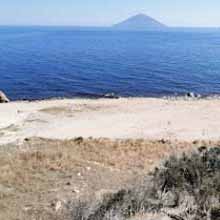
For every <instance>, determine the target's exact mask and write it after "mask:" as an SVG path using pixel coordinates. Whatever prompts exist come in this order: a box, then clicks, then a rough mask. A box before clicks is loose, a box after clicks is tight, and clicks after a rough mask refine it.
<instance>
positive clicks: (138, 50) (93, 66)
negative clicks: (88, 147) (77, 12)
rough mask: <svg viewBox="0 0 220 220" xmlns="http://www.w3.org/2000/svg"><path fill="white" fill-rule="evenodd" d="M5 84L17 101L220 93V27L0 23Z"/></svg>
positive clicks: (1, 81) (0, 73) (1, 84)
mask: <svg viewBox="0 0 220 220" xmlns="http://www.w3.org/2000/svg"><path fill="white" fill-rule="evenodd" d="M0 90H3V91H4V92H5V93H6V94H7V95H8V96H9V97H10V98H11V99H12V100H23V99H28V100H36V99H45V98H54V97H91V98H92V97H94V98H98V97H103V96H104V95H105V94H107V93H114V94H115V95H116V96H122V97H161V96H182V95H184V94H186V93H187V92H194V93H198V94H201V95H203V96H209V95H219V94H220V29H219V30H218V29H181V28H179V29H170V30H167V31H165V30H164V31H162V32H159V31H155V32H153V31H149V32H147V31H146V32H129V31H113V30H111V29H101V28H90V29H87V28H74V27H6V26H5V27H0Z"/></svg>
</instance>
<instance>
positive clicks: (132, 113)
mask: <svg viewBox="0 0 220 220" xmlns="http://www.w3.org/2000/svg"><path fill="white" fill-rule="evenodd" d="M79 136H82V137H85V138H87V137H94V138H99V137H106V138H114V139H115V138H136V139H137V138H143V139H153V140H154V139H157V140H158V139H169V140H176V139H177V140H181V141H193V140H198V139H199V140H218V139H219V138H220V100H218V99H210V100H205V99H198V100H183V99H182V100H168V99H153V98H120V99H97V100H88V99H63V100H44V101H35V102H23V101H21V102H11V103H6V104H1V106H0V143H8V142H15V141H22V140H23V139H24V138H28V137H43V138H51V139H71V138H75V137H79Z"/></svg>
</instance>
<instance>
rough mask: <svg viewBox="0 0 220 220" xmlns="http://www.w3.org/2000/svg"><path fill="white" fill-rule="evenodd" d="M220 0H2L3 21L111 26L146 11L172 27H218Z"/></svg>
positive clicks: (33, 23)
mask: <svg viewBox="0 0 220 220" xmlns="http://www.w3.org/2000/svg"><path fill="white" fill-rule="evenodd" d="M219 8H220V2H219V1H217V0H211V1H209V2H207V1H205V2H204V1H201V0H200V1H199V0H194V1H193V2H191V1H190V0H186V1H184V2H178V3H177V2H173V1H172V0H167V1H166V2H165V1H162V0H154V1H153V0H149V1H148V2H145V1H144V0H137V1H135V2H134V1H132V0H127V1H126V7H125V2H124V1H122V0H121V1H116V0H111V1H107V2H105V3H103V1H101V0H93V1H92V2H91V1H89V0H82V1H80V2H77V3H74V1H73V0H63V1H62V2H61V1H58V0H53V1H52V0H46V1H43V0H39V1H37V2H36V1H34V0H29V1H27V0H20V1H19V2H14V1H12V0H8V1H7V2H4V3H2V4H1V8H0V25H16V26H20V25H22V26H23V25H24V26H26V25H27V26H29V25H40V26H81V27H83V26H87V27H94V26H95V27H109V26H111V25H113V24H116V23H118V22H121V21H123V20H125V19H127V18H129V17H131V16H134V15H136V14H139V13H144V14H146V15H148V16H150V17H152V18H154V19H156V20H158V21H160V22H161V23H164V24H166V25H168V26H170V27H219V26H220V14H219Z"/></svg>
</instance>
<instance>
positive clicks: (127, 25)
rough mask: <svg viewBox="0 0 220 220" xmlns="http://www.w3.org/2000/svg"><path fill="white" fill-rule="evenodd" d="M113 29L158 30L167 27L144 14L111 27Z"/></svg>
mask: <svg viewBox="0 0 220 220" xmlns="http://www.w3.org/2000/svg"><path fill="white" fill-rule="evenodd" d="M113 28H114V29H118V30H160V29H164V28H167V26H166V25H164V24H162V23H160V22H159V21H156V20H155V19H153V18H151V17H149V16H147V15H145V14H138V15H135V16H133V17H130V18H128V19H127V20H125V21H122V22H120V23H118V24H115V25H113Z"/></svg>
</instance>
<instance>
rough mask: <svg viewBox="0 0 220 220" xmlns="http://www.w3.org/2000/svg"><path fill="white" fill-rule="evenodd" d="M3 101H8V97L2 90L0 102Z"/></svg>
mask: <svg viewBox="0 0 220 220" xmlns="http://www.w3.org/2000/svg"><path fill="white" fill-rule="evenodd" d="M5 102H9V99H8V98H7V96H6V95H5V93H4V92H2V91H0V103H5Z"/></svg>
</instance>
